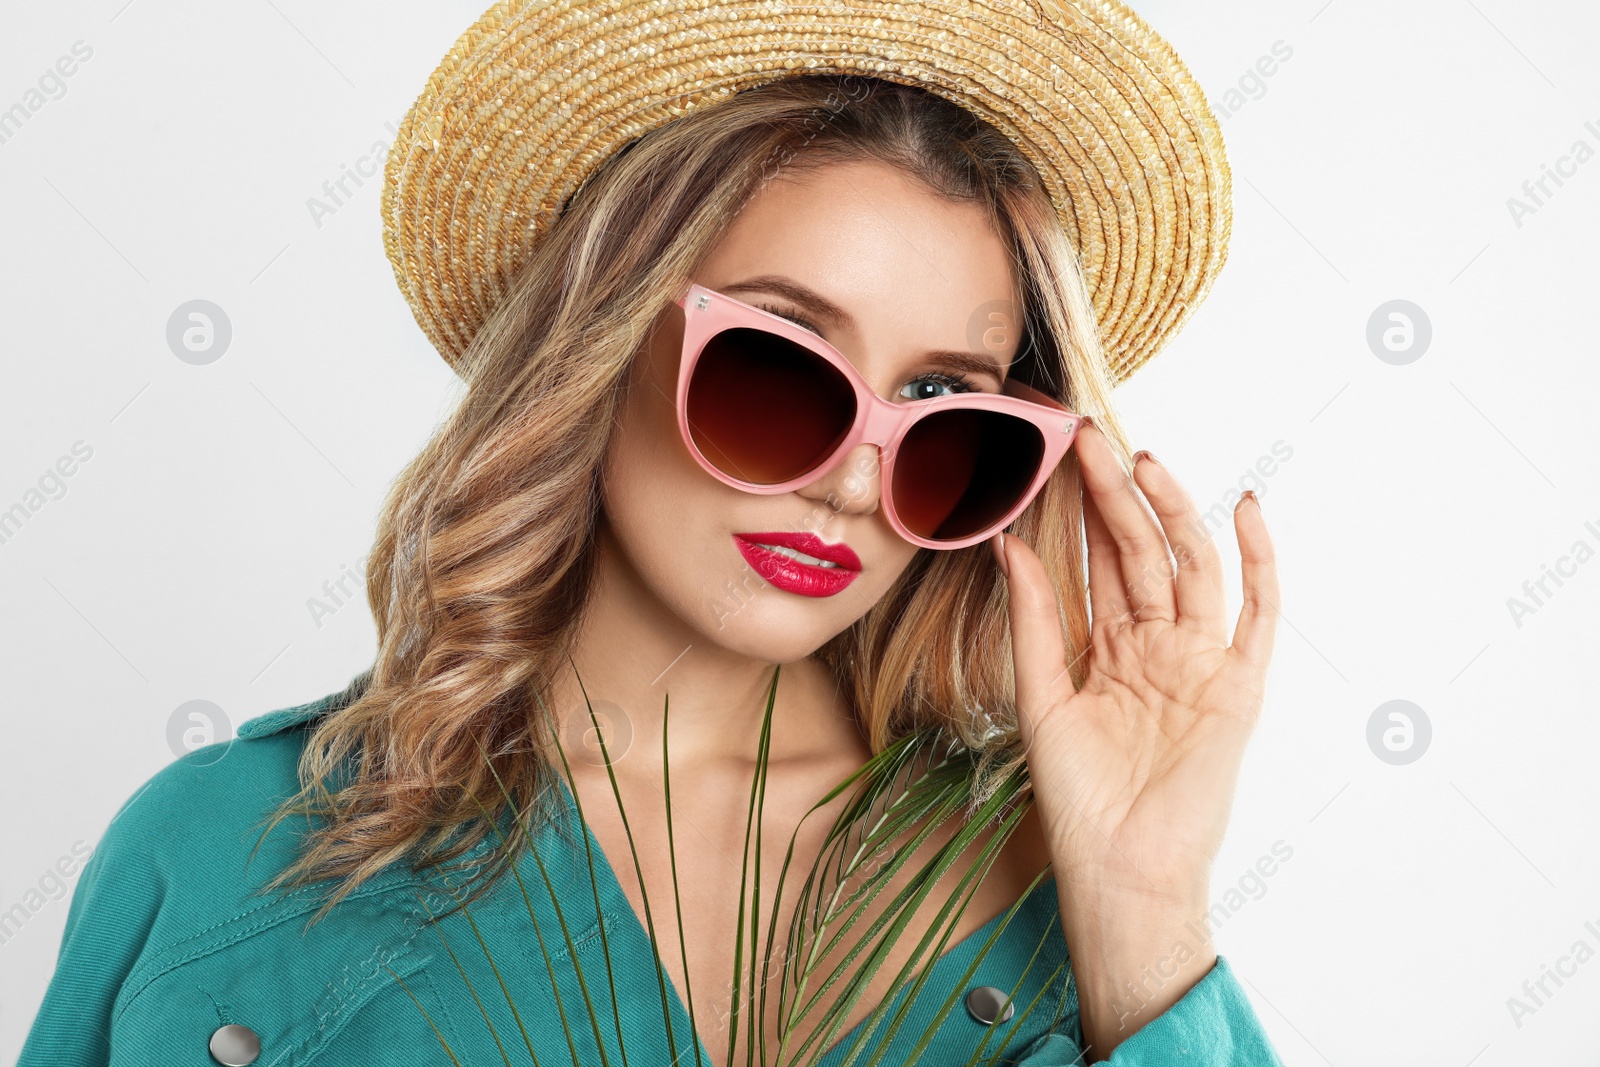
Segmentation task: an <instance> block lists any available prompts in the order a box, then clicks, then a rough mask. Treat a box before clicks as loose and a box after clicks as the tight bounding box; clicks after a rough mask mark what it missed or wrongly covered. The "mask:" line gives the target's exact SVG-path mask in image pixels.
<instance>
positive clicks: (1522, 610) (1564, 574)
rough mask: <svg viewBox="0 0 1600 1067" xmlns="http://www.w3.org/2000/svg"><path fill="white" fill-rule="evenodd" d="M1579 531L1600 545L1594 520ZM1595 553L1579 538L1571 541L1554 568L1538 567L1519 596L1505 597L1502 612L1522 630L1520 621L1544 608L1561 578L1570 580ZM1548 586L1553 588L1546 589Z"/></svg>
mask: <svg viewBox="0 0 1600 1067" xmlns="http://www.w3.org/2000/svg"><path fill="white" fill-rule="evenodd" d="M1583 528H1584V529H1585V530H1587V531H1588V532H1589V533H1590V534H1592V535H1594V538H1595V542H1596V543H1597V544H1600V526H1596V525H1595V523H1594V520H1592V519H1591V520H1589V521H1588V522H1585V523H1584V524H1583ZM1595 552H1596V549H1595V547H1594V545H1591V544H1590V543H1589V542H1588V541H1587V540H1585V539H1584V538H1582V537H1580V538H1578V539H1577V540H1576V541H1574V542H1572V547H1571V548H1569V549H1568V550H1567V552H1566V554H1565V555H1561V556H1557V557H1556V562H1555V566H1554V567H1552V566H1551V565H1550V564H1548V563H1541V564H1539V577H1538V578H1529V579H1527V580H1526V581H1524V582H1523V583H1522V597H1516V596H1508V597H1506V610H1507V611H1509V612H1510V613H1511V621H1512V622H1514V623H1515V624H1516V627H1517V629H1519V630H1520V629H1522V620H1523V619H1525V618H1527V617H1528V616H1529V615H1532V614H1534V613H1535V612H1537V611H1538V610H1539V609H1540V608H1542V607H1544V606H1545V604H1546V603H1548V602H1549V601H1550V598H1551V597H1553V596H1555V593H1556V590H1559V589H1560V588H1561V587H1562V586H1563V585H1565V584H1566V583H1565V582H1564V581H1562V579H1563V578H1572V577H1574V576H1575V575H1576V574H1577V573H1578V568H1579V567H1580V566H1582V565H1583V564H1585V563H1588V562H1589V561H1590V560H1591V559H1593V558H1594V557H1595ZM1552 584H1554V586H1555V589H1551V588H1550V586H1551V585H1552ZM1524 597H1525V598H1526V599H1523V598H1524Z"/></svg>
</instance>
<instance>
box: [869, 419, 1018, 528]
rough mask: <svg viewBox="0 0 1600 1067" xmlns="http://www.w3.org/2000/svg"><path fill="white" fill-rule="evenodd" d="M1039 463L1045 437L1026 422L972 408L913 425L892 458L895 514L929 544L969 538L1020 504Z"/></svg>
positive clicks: (919, 421)
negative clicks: (930, 542)
mask: <svg viewBox="0 0 1600 1067" xmlns="http://www.w3.org/2000/svg"><path fill="white" fill-rule="evenodd" d="M1043 461H1044V437H1043V436H1042V435H1041V434H1040V432H1039V428H1038V427H1037V426H1035V425H1034V424H1033V423H1031V422H1029V421H1027V420H1026V419H1019V418H1017V417H1016V416H1015V415H1007V414H1004V413H1003V412H998V411H974V410H973V409H971V408H966V409H955V410H952V411H941V412H935V413H934V414H932V415H928V416H926V417H924V418H922V419H919V420H917V422H916V423H914V424H913V425H912V427H911V429H910V430H908V431H907V432H906V436H905V440H904V441H902V442H901V443H900V451H899V454H898V455H896V456H895V458H894V485H893V487H892V489H891V492H893V493H894V507H895V512H896V513H897V514H898V515H899V516H900V521H901V522H902V523H904V524H905V527H906V529H908V530H910V531H911V532H912V533H914V534H916V535H917V536H919V537H925V538H927V539H928V540H930V541H955V540H959V539H961V538H963V537H970V536H972V535H973V534H976V533H979V532H981V531H982V530H984V529H986V528H988V527H990V526H993V525H994V524H995V523H997V522H999V521H1000V520H1001V519H1003V518H1004V517H1005V515H1006V512H1008V511H1010V510H1011V509H1012V508H1013V507H1015V506H1016V505H1017V502H1018V501H1019V500H1021V499H1022V496H1023V494H1024V493H1026V492H1027V491H1028V487H1029V486H1030V485H1032V484H1033V479H1034V477H1035V476H1036V475H1037V474H1038V473H1039V464H1040V463H1042V462H1043Z"/></svg>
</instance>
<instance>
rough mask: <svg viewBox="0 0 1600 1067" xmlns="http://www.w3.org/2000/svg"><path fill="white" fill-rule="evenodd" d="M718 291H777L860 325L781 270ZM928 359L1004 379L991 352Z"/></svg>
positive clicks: (821, 313) (847, 325) (934, 354)
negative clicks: (781, 272)
mask: <svg viewBox="0 0 1600 1067" xmlns="http://www.w3.org/2000/svg"><path fill="white" fill-rule="evenodd" d="M717 291H718V292H720V293H724V294H726V295H728V296H732V295H733V294H734V293H755V292H765V293H776V294H778V295H779V296H781V297H783V298H785V299H786V300H789V301H791V302H793V303H796V304H799V305H800V306H801V307H803V308H805V309H806V310H807V311H809V312H810V313H811V314H813V315H815V316H817V317H818V318H820V319H826V320H828V321H829V322H831V323H833V324H834V325H835V326H839V327H841V328H843V329H846V330H852V331H853V330H856V329H858V327H857V325H856V320H855V318H854V317H853V316H852V315H851V314H850V313H849V312H848V311H846V310H845V309H844V308H842V307H840V306H839V305H838V304H835V303H834V302H833V301H832V300H829V299H828V298H827V297H825V296H823V295H822V294H821V293H819V292H817V291H816V290H814V289H809V288H807V287H806V286H804V285H801V284H800V283H799V282H797V281H795V280H794V279H793V278H786V277H784V276H783V275H781V274H762V275H760V276H758V277H755V278H747V279H745V280H744V281H742V282H733V283H731V284H728V285H724V286H720V287H718V289H717ZM924 355H926V357H927V358H928V359H931V360H935V361H937V362H938V363H940V364H942V365H944V366H946V367H954V368H956V369H958V370H963V371H966V372H967V373H969V374H989V375H993V376H994V378H995V379H997V380H998V381H1001V382H1004V381H1005V378H1006V369H1007V368H1006V367H1004V366H1002V365H1001V363H1000V361H999V360H998V359H996V358H995V357H994V356H991V355H979V354H978V353H975V352H959V351H955V350H951V349H938V350H934V351H931V352H927V353H924Z"/></svg>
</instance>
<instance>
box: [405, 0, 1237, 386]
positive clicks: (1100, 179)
mask: <svg viewBox="0 0 1600 1067" xmlns="http://www.w3.org/2000/svg"><path fill="white" fill-rule="evenodd" d="M825 72H826V73H840V74H857V75H864V76H870V77H877V78H882V79H885V80H888V81H894V82H903V83H908V84H913V85H919V86H922V87H924V88H926V89H929V90H931V91H932V92H935V93H937V94H939V95H940V96H943V97H945V98H947V99H949V100H952V101H954V102H955V103H957V104H960V105H962V106H964V107H966V108H967V109H969V110H971V111H973V112H975V113H977V114H978V115H979V116H981V117H982V118H984V119H986V120H988V121H989V122H990V123H992V124H993V125H995V126H996V127H997V128H999V129H1000V130H1001V131H1002V132H1004V133H1005V134H1006V135H1007V136H1009V137H1010V138H1011V139H1012V140H1013V141H1015V142H1016V143H1017V145H1018V146H1019V147H1020V149H1021V150H1022V152H1023V154H1024V155H1025V156H1026V157H1027V158H1028V159H1029V160H1030V161H1031V162H1032V163H1033V165H1034V167H1035V168H1036V169H1037V170H1038V172H1039V174H1040V176H1041V177H1042V178H1043V180H1044V185H1045V188H1046V189H1047V191H1048V192H1049V195H1050V198H1051V200H1052V201H1053V202H1054V204H1055V206H1056V210H1057V211H1058V212H1059V214H1060V217H1061V222H1062V225H1063V227H1064V228H1065V229H1066V232H1067V234H1068V236H1069V237H1070V238H1071V239H1072V241H1073V243H1074V244H1075V245H1076V247H1077V248H1078V252H1079V258H1080V261H1081V263H1082V266H1083V269H1084V274H1085V281H1086V282H1087V283H1088V288H1089V293H1090V295H1091V297H1092V298H1093V301H1094V308H1095V313H1096V316H1097V319H1098V322H1099V326H1100V336H1101V340H1102V341H1103V343H1104V345H1105V350H1106V355H1107V360H1108V363H1109V365H1110V370H1111V373H1112V377H1113V379H1114V380H1115V381H1122V380H1124V379H1126V378H1127V377H1128V375H1130V374H1131V373H1133V371H1134V370H1135V369H1137V368H1138V367H1139V366H1141V365H1142V364H1143V363H1145V362H1146V361H1147V360H1149V359H1150V357H1151V356H1153V355H1155V353H1156V352H1157V351H1159V350H1160V349H1161V347H1162V346H1163V345H1164V344H1166V342H1167V341H1168V340H1169V339H1170V338H1171V337H1172V336H1173V334H1175V333H1176V332H1177V330H1178V329H1179V328H1180V327H1181V326H1182V325H1183V324H1184V322H1186V321H1187V320H1188V318H1189V316H1190V315H1191V314H1192V313H1193V312H1194V309H1195V307H1196V306H1197V305H1198V304H1199V303H1200V301H1201V300H1203V299H1204V298H1205V295H1206V293H1207V292H1209V290H1210V288H1211V283H1212V281H1213V280H1214V279H1215V278H1216V275H1217V272H1218V271H1220V270H1221V269H1222V264H1223V261H1224V260H1225V258H1226V256H1227V247H1228V234H1229V230H1230V228H1231V221H1232V217H1233V211H1232V181H1231V178H1230V176H1229V171H1228V163H1227V159H1226V157H1225V155H1224V152H1223V146H1222V135H1221V131H1220V130H1219V128H1218V126H1217V119H1216V116H1215V115H1214V114H1213V113H1212V111H1211V109H1210V107H1209V106H1208V105H1207V103H1206V100H1205V96H1204V94H1202V93H1201V91H1200V88H1199V86H1198V85H1197V84H1196V83H1195V80H1194V78H1193V77H1192V76H1191V75H1190V74H1189V71H1188V69H1187V68H1186V67H1185V66H1184V64H1183V62H1182V61H1181V60H1179V58H1178V56H1177V55H1176V54H1175V53H1174V52H1173V50H1172V48H1171V46H1170V45H1168V44H1167V42H1166V41H1165V40H1163V39H1162V38H1161V37H1159V36H1157V35H1156V33H1155V32H1154V31H1152V30H1151V29H1150V27H1149V26H1148V25H1147V24H1146V23H1145V22H1144V20H1143V19H1141V18H1140V17H1139V16H1138V15H1136V14H1134V13H1133V12H1132V11H1131V10H1129V9H1128V8H1127V7H1126V6H1125V5H1124V4H1122V3H1120V2H1118V0H908V2H893V0H808V2H795V0H764V2H754V0H751V2H734V3H723V2H717V0H673V2H670V3H665V2H655V0H502V2H500V3H497V4H495V5H494V6H493V7H491V8H490V9H489V10H488V11H486V12H485V13H484V14H483V16H482V17H481V18H479V19H478V21H477V22H475V23H474V24H473V25H472V26H471V27H470V28H469V29H468V30H467V31H466V32H465V33H463V34H462V35H461V37H460V38H459V39H458V40H457V41H456V43H455V46H454V47H452V48H451V49H450V51H449V53H448V54H447V55H446V56H445V57H444V59H443V61H442V62H441V63H440V64H439V67H438V69H437V70H435V71H434V73H433V76H432V77H430V78H429V79H428V83H427V86H426V87H425V88H424V89H423V91H422V95H421V96H419V97H418V98H417V101H416V103H414V104H413V105H412V107H411V109H410V110H409V111H408V112H407V113H406V116H405V119H404V120H403V121H402V122H401V124H400V129H399V131H398V134H397V136H396V138H395V144H394V147H393V149H392V150H391V151H390V153H389V157H388V161H387V163H386V165H385V169H384V188H383V204H382V209H383V241H384V248H385V250H386V252H387V254H388V256H389V261H390V263H391V264H393V266H394V273H395V279H396V280H397V281H398V282H399V285H400V289H401V291H402V292H403V293H404V294H405V298H406V301H407V302H408V303H409V304H410V305H411V309H412V311H413V313H415V315H416V317H417V322H418V323H419V324H420V325H421V326H422V329H423V332H424V333H426V334H427V336H428V339H429V340H430V341H432V342H433V344H434V346H435V347H436V348H437V349H438V350H439V352H440V354H442V355H443V356H444V358H445V359H446V360H447V361H449V362H450V363H451V365H452V366H455V365H457V362H458V360H459V358H460V356H461V354H462V352H463V351H464V350H465V349H466V346H467V344H468V342H470V341H471V339H472V337H473V335H474V333H476V331H477V329H478V327H479V326H480V325H481V324H482V323H483V322H484V321H485V320H486V319H487V318H488V316H489V313H490V311H491V310H492V309H493V308H494V305H495V304H496V303H497V302H498V301H499V300H500V298H501V297H502V296H503V295H504V293H505V292H506V290H507V288H508V286H509V284H510V282H511V279H512V277H513V276H514V275H515V273H516V271H517V268H518V267H520V266H521V265H522V264H523V263H524V262H525V261H526V258H527V256H528V254H529V252H530V250H531V249H532V248H533V247H534V246H535V245H536V243H537V242H538V241H539V240H540V239H541V238H542V237H543V236H544V234H545V233H546V232H548V229H549V226H550V223H551V221H552V219H553V218H554V217H555V215H556V213H557V212H558V211H559V210H560V208H561V207H562V205H563V204H564V203H565V202H566V199H567V197H568V196H569V195H570V194H571V193H572V192H573V191H574V190H576V189H578V188H579V187H580V186H581V185H582V184H583V182H584V181H585V179H587V178H588V177H589V176H590V175H591V174H593V173H594V171H595V170H596V169H597V168H598V166H599V164H600V163H601V162H602V161H603V160H604V159H605V158H606V157H607V156H608V155H610V154H611V153H612V152H613V151H614V150H616V149H617V148H619V147H621V146H622V145H623V144H625V143H627V142H628V141H630V140H632V139H634V138H636V137H639V136H640V135H642V134H645V133H648V132H649V131H650V130H652V129H655V128H656V127H658V126H661V125H664V124H665V123H667V122H669V121H671V120H672V119H674V118H676V117H678V116H679V115H683V114H685V113H687V112H689V111H692V110H694V109H695V108H698V107H706V106H709V105H712V104H715V103H717V102H718V101H720V100H724V99H726V98H727V97H728V96H729V95H731V94H732V93H734V92H737V91H738V90H741V89H746V88H749V87H751V86H755V85H760V84H762V83H765V82H769V81H774V80H777V79H779V78H783V77H786V76H791V75H796V74H804V73H825Z"/></svg>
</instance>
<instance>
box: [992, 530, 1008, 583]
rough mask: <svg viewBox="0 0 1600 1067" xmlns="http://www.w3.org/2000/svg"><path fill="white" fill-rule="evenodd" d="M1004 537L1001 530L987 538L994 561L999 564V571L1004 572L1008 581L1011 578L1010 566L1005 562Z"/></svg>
mask: <svg viewBox="0 0 1600 1067" xmlns="http://www.w3.org/2000/svg"><path fill="white" fill-rule="evenodd" d="M1005 537H1006V535H1005V531H1003V530H1002V531H1001V532H1000V533H997V534H995V535H994V536H993V537H991V538H989V547H990V548H992V549H994V559H995V562H996V563H998V564H1000V573H1002V574H1004V575H1005V576H1006V580H1007V581H1009V580H1010V579H1011V566H1010V564H1008V563H1007V562H1006V544H1005Z"/></svg>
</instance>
